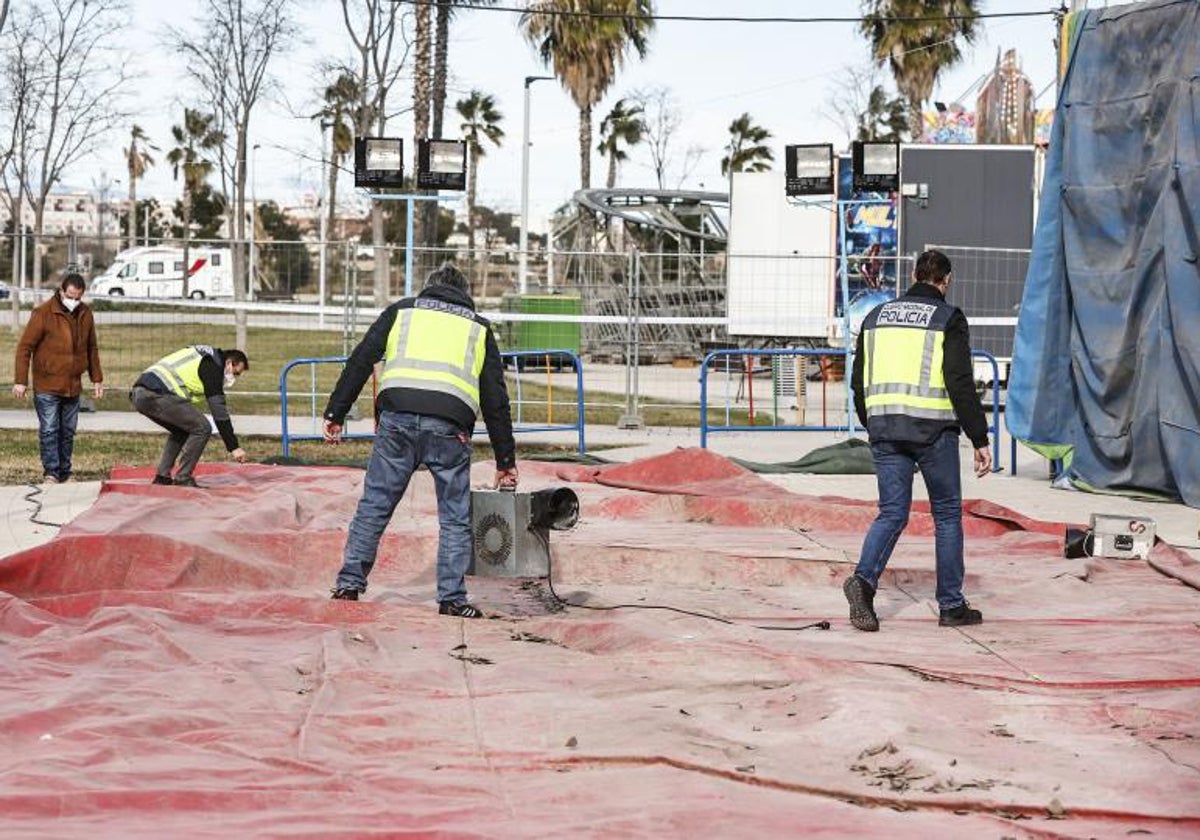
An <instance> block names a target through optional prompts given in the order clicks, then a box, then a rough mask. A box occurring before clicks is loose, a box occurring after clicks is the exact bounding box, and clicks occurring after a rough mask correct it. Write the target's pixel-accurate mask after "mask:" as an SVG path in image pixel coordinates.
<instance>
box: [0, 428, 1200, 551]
mask: <svg viewBox="0 0 1200 840" xmlns="http://www.w3.org/2000/svg"><path fill="white" fill-rule="evenodd" d="M234 426H235V428H237V430H238V431H239V433H241V434H249V435H267V436H278V435H279V434H280V428H279V417H278V416H275V415H239V416H235V417H234ZM0 428H5V429H14V428H24V429H35V428H37V417H36V416H35V415H34V412H33V411H32V409H30V410H28V411H22V410H7V411H0ZM79 430H80V433H81V434H87V433H88V432H89V431H110V432H130V433H150V434H161V430H160V429H159V428H158V427H157V426H155V425H154V424H153V423H151V422H150V421H149V420H147V419H146V418H144V417H142V416H141V415H139V414H137V413H135V412H129V411H99V412H94V413H86V414H81V415H80V417H79ZM844 439H845V435H844V434H840V433H834V432H764V433H756V432H726V433H719V434H713V435H710V438H709V449H711V450H712V451H713V452H717V453H719V454H721V455H726V456H731V457H738V458H743V459H747V460H752V461H760V462H768V463H779V462H785V461H792V460H795V459H797V458H800V457H801V456H803V455H804V454H806V453H807V452H810V451H812V450H814V449H817V448H819V447H823V446H829V445H831V444H834V443H837V442H839V441H842V440H844ZM575 440H576V435H575V433H574V432H570V431H564V432H535V433H527V434H521V435H519V436H518V447H519V446H520V444H522V443H535V442H536V443H554V444H560V445H563V446H573V445H574V443H575ZM587 441H588V445H589V447H600V446H603V447H605V448H604V449H603V451H602V452H600V453H598V454H601V455H603V457H605V458H608V459H611V460H615V461H632V460H635V459H637V458H646V457H650V456H653V455H660V454H662V453H664V452H669V451H671V450H672V449H676V448H678V447H690V446H698V445H699V442H700V435H699V431H698V430H697V429H694V428H677V427H652V428H646V429H637V430H627V429H617V428H614V427H611V426H592V427H589V428H588V429H587ZM1002 456H1003V463H1004V467H1005V469H1004V471H1003V472H1001V473H996V474H993V475H990V476H988V477H987V478H986V479H983V480H980V479H976V478H975V477H974V476H973V475H971V474H970V471H969V464H970V457H969V452H968V450H967V449H966V447H965V445H964V449H963V461H964V469H963V496H964V497H965V498H982V499H987V500H989V501H991V502H995V503H996V504H1000V505H1004V506H1005V507H1009V508H1012V509H1014V510H1017V511H1019V512H1020V513H1023V514H1025V515H1027V516H1031V517H1034V518H1037V519H1044V520H1052V521H1062V522H1073V523H1080V524H1085V525H1086V524H1087V522H1088V518H1089V516H1090V515H1091V514H1092V513H1107V514H1115V515H1122V516H1124V515H1131V516H1148V517H1150V518H1152V519H1154V520H1155V523H1156V524H1157V528H1158V534H1159V536H1161V537H1162V538H1163V539H1165V540H1166V541H1168V542H1170V543H1172V544H1174V545H1180V546H1185V547H1189V550H1191V552H1192V554H1193V555H1194V556H1196V557H1197V558H1200V549H1194V548H1192V547H1195V546H1200V511H1197V510H1196V509H1194V508H1189V507H1187V506H1186V505H1182V504H1168V503H1153V502H1141V501H1134V500H1130V499H1125V498H1122V497H1117V496H1102V495H1093V494H1088V493H1081V492H1076V491H1068V490H1055V489H1053V488H1051V487H1050V484H1049V482H1048V481H1047V479H1046V465H1045V462H1044V461H1043V460H1042V459H1041V458H1040V457H1039V456H1037V455H1035V454H1034V453H1032V452H1028V451H1026V450H1023V449H1022V450H1020V452H1019V456H1018V457H1019V460H1018V474H1017V475H1016V476H1013V475H1011V472H1010V470H1009V468H1008V467H1009V465H1008V457H1009V452H1008V451H1007V447H1003V448H1002ZM768 478H769V480H771V481H774V482H777V483H778V484H780V485H782V486H784V487H787V488H788V489H790V490H792V491H794V492H797V493H810V494H815V495H830V496H843V497H849V498H858V499H874V498H875V477H874V476H870V475H808V474H789V475H772V476H768ZM99 490H100V482H95V481H92V482H72V483H69V484H64V485H56V486H49V487H36V486H33V485H16V486H8V487H0V521H2V524H0V556H5V555H8V554H10V553H12V552H14V551H20V550H22V549H25V548H29V547H31V546H34V545H38V544H41V543H43V542H45V541H47V540H49V539H51V538H53V536H54V535H55V534H56V533H57V530H58V529H57V527H56V526H57V525H61V524H63V523H66V522H69V521H70V520H71V519H73V518H74V517H76V516H78V515H79V514H80V513H82V512H83V511H85V510H87V508H88V507H89V506H90V505H91V504H92V502H93V501H94V500H95V498H96V496H97V495H98V493H99ZM915 495H916V496H917V497H919V498H920V497H923V495H924V487H923V486H922V485H921V482H919V481H918V482H916V487H915ZM39 506H40V508H39ZM45 523H52V524H45Z"/></svg>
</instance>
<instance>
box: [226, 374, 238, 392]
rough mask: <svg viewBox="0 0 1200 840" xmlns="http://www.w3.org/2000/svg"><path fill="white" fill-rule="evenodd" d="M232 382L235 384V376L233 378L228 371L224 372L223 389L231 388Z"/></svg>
mask: <svg viewBox="0 0 1200 840" xmlns="http://www.w3.org/2000/svg"><path fill="white" fill-rule="evenodd" d="M234 382H237V377H236V376H234V375H233V374H232V373H230V372H229V371H226V372H225V387H226V388H232V387H233V383H234Z"/></svg>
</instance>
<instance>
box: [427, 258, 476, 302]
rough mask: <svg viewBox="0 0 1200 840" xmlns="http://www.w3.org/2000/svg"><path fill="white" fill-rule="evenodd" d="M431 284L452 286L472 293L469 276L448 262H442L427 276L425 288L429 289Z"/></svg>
mask: <svg viewBox="0 0 1200 840" xmlns="http://www.w3.org/2000/svg"><path fill="white" fill-rule="evenodd" d="M431 286H452V287H453V288H455V289H458V290H459V291H460V292H466V293H467V294H470V293H471V288H470V286H469V285H468V283H467V278H466V277H465V276H464V275H463V273H462V272H461V271H459V270H458V269H457V268H455V267H454V266H453V265H452V264H451V263H448V262H447V263H442V264H441V265H439V266H438V267H437V268H435V269H434V270H433V271H431V272H429V276H428V277H426V278H425V288H426V289H428V288H430V287H431Z"/></svg>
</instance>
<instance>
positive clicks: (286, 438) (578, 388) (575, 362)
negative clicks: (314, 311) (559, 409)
mask: <svg viewBox="0 0 1200 840" xmlns="http://www.w3.org/2000/svg"><path fill="white" fill-rule="evenodd" d="M500 356H501V358H502V359H504V360H506V361H507V360H508V359H512V360H513V362H514V366H515V367H516V368H517V377H516V391H517V394H516V402H517V410H518V418H519V412H520V407H521V396H520V395H521V373H520V371H521V365H520V362H519V361H518V360H519V359H521V358H526V357H528V358H535V359H538V360H545V361H546V362H549V361H550V360H551V359H554V360H555V361H556V362H560V361H561V362H563V363H566V362H567V361H569V362H570V364H571V365H572V366H573V367H574V368H575V406H576V407H575V411H576V413H575V422H574V423H563V424H550V423H546V424H541V425H526V424H523V423H521V422H519V419H518V422H515V423H514V424H513V431H514V432H545V431H566V430H571V429H574V430H576V431H577V432H578V439H579V444H578V449H579V454H580V455H583V454H586V452H587V442H586V438H585V431H584V413H583V362H582V361H581V360H580V358H579V356H578V355H576V354H575V353H573V352H571V351H570V350H514V351H511V352H506V353H501V354H500ZM348 358H349V357H347V356H329V357H324V358H302V359H292V360H291V361H290V362H288V363H287V364H286V365H284V366H283V369H282V370H281V371H280V372H279V410H280V430H281V434H282V453H283V456H284V457H285V458H286V457H288V455H289V454H290V453H291V442H292V441H294V440H323V439H324V437H325V436H324V434H293V433H292V432H291V428H290V426H289V420H288V374H289V373H290V372H291V370H292V369H293V368H295V367H299V366H300V365H310V366H311V368H312V377H313V379H312V385H311V387H310V388H309V391H308V392H307V394H306V396H309V397H310V399H311V400H312V417H313V418H316V417H318V416H319V412H318V409H317V402H316V400H317V390H316V366H317V365H321V364H339V365H344V364H345V363H346V360H347V359H348ZM552 408H553V407H552V406H551V411H552ZM478 433H479V430H476V432H475V434H478ZM342 437H343V439H345V440H368V439H371V438H373V437H375V433H374V432H373V431H372V432H357V433H355V434H343V435H342Z"/></svg>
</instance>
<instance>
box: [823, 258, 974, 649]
mask: <svg viewBox="0 0 1200 840" xmlns="http://www.w3.org/2000/svg"><path fill="white" fill-rule="evenodd" d="M913 280H914V281H915V282H914V283H913V286H912V288H910V289H909V290H908V294H906V295H904V296H903V297H901V298H899V299H898V300H894V301H890V302H888V303H884V304H881V305H880V306H878V307H876V308H875V309H873V310H872V311H871V313H870V314H869V315H867V317H866V318H865V319H864V320H863V324H862V330H861V331H860V332H859V334H858V349H857V351H856V353H855V356H854V374H853V383H852V384H853V388H854V408H855V411H856V413H857V414H858V419H859V422H860V423H862V424H863V425H864V426H865V427H866V428H867V432H868V434H869V437H870V441H871V455H872V457H873V459H874V462H875V476H876V480H877V482H878V486H879V515H878V516H877V517H876V518H875V522H874V523H873V524H872V525H871V529H870V531H869V532H868V533H867V538H866V540H865V541H864V542H863V547H862V554H861V555H860V556H859V560H858V567H857V568H856V569H855V571H854V574H853V575H851V576H850V577H848V578H847V579H846V582H845V585H844V586H843V587H842V589H843V591H844V592H845V594H846V600H847V601H849V602H850V623H851V624H853V625H854V626H855V627H857V628H858V629H859V630H867V631H874V630H878V629H879V618H878V616H876V614H875V605H874V600H875V591H876V589H877V588H878V586H879V578H880V576H881V575H882V574H883V570H884V568H885V567H886V566H887V562H888V559H889V558H890V557H891V555H892V549H893V548H894V547H895V545H896V540H898V539H899V538H900V534H901V533H902V532H903V531H904V527H905V525H907V524H908V514H909V509H910V507H911V506H912V483H913V470H914V468H915V467H920V469H921V476H922V477H923V478H924V480H925V488H926V489H927V490H928V491H929V505H930V509H931V512H932V514H933V521H934V530H935V539H934V550H935V554H936V558H937V601H938V608H939V613H940V616H939V620H938V623H939V624H940V625H941V626H943V627H959V626H963V625H968V624H979V623H980V622H982V621H983V614H982V613H981V612H980V611H979V610H977V609H973V608H972V607H971V606H970V605H969V604H968V603H967V601H966V599H965V598H964V597H963V593H962V583H963V530H962V488H961V484H962V480H961V476H960V472H959V470H960V468H959V459H958V435H959V430H960V429H961V430H962V431H963V432H964V433H966V435H967V437H968V438H969V439H970V441H971V445H972V446H973V447H974V449H975V463H974V466H975V475H976V476H978V477H980V478H982V477H983V476H985V475H987V474H988V472H989V471H990V470H991V468H992V453H991V450H990V449H989V448H988V429H987V420H986V419H985V417H984V413H983V407H982V406H981V405H980V402H979V397H978V395H977V394H976V392H975V378H974V373H973V365H972V364H971V339H970V335H969V332H968V328H967V319H966V316H965V315H963V314H962V312H961V311H960V310H959V309H958V307H956V306H952V305H951V304H949V303H947V302H946V290H947V289H949V288H950V280H951V275H950V260H949V259H948V258H947V257H946V255H945V254H943V253H942V252H940V251H926V252H925V253H923V254H921V256H919V257H918V258H917V265H916V269H915V270H914V271H913Z"/></svg>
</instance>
